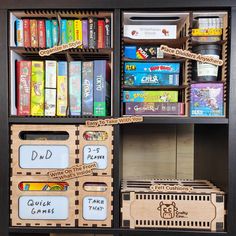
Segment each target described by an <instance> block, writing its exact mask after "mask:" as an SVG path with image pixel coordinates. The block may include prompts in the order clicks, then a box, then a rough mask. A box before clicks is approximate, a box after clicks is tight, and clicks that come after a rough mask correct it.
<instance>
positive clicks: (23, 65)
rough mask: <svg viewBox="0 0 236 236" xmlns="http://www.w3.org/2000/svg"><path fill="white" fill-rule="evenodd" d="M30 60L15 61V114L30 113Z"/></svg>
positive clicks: (25, 114) (23, 114) (27, 114)
mask: <svg viewBox="0 0 236 236" xmlns="http://www.w3.org/2000/svg"><path fill="white" fill-rule="evenodd" d="M30 81H31V61H18V62H17V115H18V116H29V115H30Z"/></svg>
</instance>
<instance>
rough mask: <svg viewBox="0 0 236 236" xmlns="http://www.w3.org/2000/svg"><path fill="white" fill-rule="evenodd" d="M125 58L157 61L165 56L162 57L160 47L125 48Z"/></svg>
mask: <svg viewBox="0 0 236 236" xmlns="http://www.w3.org/2000/svg"><path fill="white" fill-rule="evenodd" d="M125 57H127V58H131V59H141V60H148V59H156V58H163V57H164V55H163V53H162V56H160V53H159V48H158V47H151V46H125Z"/></svg>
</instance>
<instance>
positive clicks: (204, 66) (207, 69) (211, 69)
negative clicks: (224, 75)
mask: <svg viewBox="0 0 236 236" xmlns="http://www.w3.org/2000/svg"><path fill="white" fill-rule="evenodd" d="M206 56H211V57H214V58H216V59H219V56H217V55H206ZM197 75H198V76H218V66H216V65H212V64H208V63H203V62H199V61H198V62H197Z"/></svg>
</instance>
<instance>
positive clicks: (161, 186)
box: [150, 184, 194, 193]
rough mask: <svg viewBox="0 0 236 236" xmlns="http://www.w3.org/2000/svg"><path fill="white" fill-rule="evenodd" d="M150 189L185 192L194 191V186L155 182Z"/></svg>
mask: <svg viewBox="0 0 236 236" xmlns="http://www.w3.org/2000/svg"><path fill="white" fill-rule="evenodd" d="M150 190H151V191H153V192H168V193H170V192H173V193H183V192H188V193H191V192H193V190H194V189H193V187H190V186H183V185H177V184H175V185H166V184H153V185H151V186H150Z"/></svg>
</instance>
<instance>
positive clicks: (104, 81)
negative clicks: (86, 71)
mask: <svg viewBox="0 0 236 236" xmlns="http://www.w3.org/2000/svg"><path fill="white" fill-rule="evenodd" d="M110 75H111V72H110V67H109V65H108V62H107V61H105V60H96V61H94V82H93V83H94V85H93V86H94V87H93V91H94V102H93V114H94V116H106V115H108V113H109V105H110V97H111V95H110Z"/></svg>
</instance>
